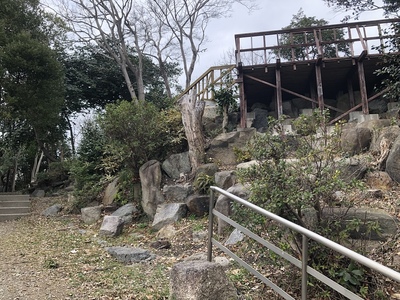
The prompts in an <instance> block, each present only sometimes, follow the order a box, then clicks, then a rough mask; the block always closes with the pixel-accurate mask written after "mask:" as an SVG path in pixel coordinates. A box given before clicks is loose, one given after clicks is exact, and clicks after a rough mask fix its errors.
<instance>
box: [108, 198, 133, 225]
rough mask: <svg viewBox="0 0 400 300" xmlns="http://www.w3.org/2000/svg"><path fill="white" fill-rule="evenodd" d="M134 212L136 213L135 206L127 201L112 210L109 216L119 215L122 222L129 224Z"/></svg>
mask: <svg viewBox="0 0 400 300" xmlns="http://www.w3.org/2000/svg"><path fill="white" fill-rule="evenodd" d="M135 213H138V210H137V208H136V206H135V205H134V204H133V203H127V204H125V205H124V206H121V207H120V208H118V209H117V210H116V211H114V212H113V213H112V214H111V216H116V217H120V218H121V219H122V221H123V222H124V224H130V223H132V220H133V214H135Z"/></svg>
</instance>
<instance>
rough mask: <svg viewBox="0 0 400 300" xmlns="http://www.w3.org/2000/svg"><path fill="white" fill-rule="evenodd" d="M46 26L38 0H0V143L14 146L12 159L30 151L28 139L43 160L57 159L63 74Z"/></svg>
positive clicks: (60, 132) (15, 169)
mask: <svg viewBox="0 0 400 300" xmlns="http://www.w3.org/2000/svg"><path fill="white" fill-rule="evenodd" d="M47 25H48V19H47V14H46V13H45V12H44V11H43V10H42V9H41V8H40V4H39V1H38V0H15V1H7V0H0V91H1V93H0V104H1V105H0V113H1V115H2V116H5V117H4V118H3V119H2V122H3V124H2V125H4V126H2V128H1V130H2V132H1V141H0V142H1V143H2V145H8V147H16V148H12V149H11V150H12V151H13V153H15V157H17V156H19V157H20V155H19V154H21V153H22V152H21V151H23V149H24V148H25V149H27V148H29V147H30V145H31V140H32V136H33V140H35V141H36V144H37V147H39V148H40V150H41V151H43V153H44V154H45V155H46V157H47V158H48V159H49V160H56V157H55V156H56V155H55V154H56V150H55V145H57V144H58V142H59V140H60V139H62V135H63V130H62V129H61V127H60V111H61V106H62V104H63V72H62V68H61V65H60V63H59V62H58V60H57V54H56V52H55V51H54V50H53V49H52V48H51V47H50V45H51V41H50V38H49V32H50V31H51V28H49V27H48V26H47ZM18 128H24V131H27V134H25V135H20V134H19V133H18V132H17V130H16V129H18ZM28 132H29V134H28ZM30 134H32V135H30ZM24 136H25V137H26V139H22V137H24ZM17 139H20V140H19V141H18V143H15V141H16V140H17ZM17 154H18V155H17ZM32 160H33V159H32ZM13 171H14V172H15V173H17V166H16V165H14V168H13ZM15 173H14V174H15ZM14 177H15V176H14Z"/></svg>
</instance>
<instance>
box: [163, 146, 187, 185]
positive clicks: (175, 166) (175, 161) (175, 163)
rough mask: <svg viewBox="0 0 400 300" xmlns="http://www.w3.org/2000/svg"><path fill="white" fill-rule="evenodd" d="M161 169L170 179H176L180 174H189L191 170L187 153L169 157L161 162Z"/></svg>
mask: <svg viewBox="0 0 400 300" xmlns="http://www.w3.org/2000/svg"><path fill="white" fill-rule="evenodd" d="M162 169H163V171H164V172H165V173H166V174H167V175H168V176H169V177H171V178H172V179H178V178H180V176H181V174H187V173H189V172H190V170H191V166H190V160H189V152H183V153H178V154H173V155H171V156H170V157H169V158H168V159H166V160H165V161H164V162H163V164H162Z"/></svg>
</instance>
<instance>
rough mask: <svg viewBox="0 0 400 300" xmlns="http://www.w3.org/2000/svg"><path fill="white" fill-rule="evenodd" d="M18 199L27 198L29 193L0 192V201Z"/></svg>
mask: <svg viewBox="0 0 400 300" xmlns="http://www.w3.org/2000/svg"><path fill="white" fill-rule="evenodd" d="M16 200H17V201H20V200H29V195H21V194H12V193H0V202H2V201H16Z"/></svg>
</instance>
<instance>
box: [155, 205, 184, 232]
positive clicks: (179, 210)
mask: <svg viewBox="0 0 400 300" xmlns="http://www.w3.org/2000/svg"><path fill="white" fill-rule="evenodd" d="M186 213H187V206H186V204H185V203H165V204H161V205H159V206H158V207H157V212H156V214H155V216H154V221H153V224H152V225H151V226H152V228H153V229H154V230H160V229H161V228H162V227H164V226H166V225H168V224H172V223H174V222H177V221H179V220H180V219H182V218H183V217H185V216H186Z"/></svg>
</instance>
